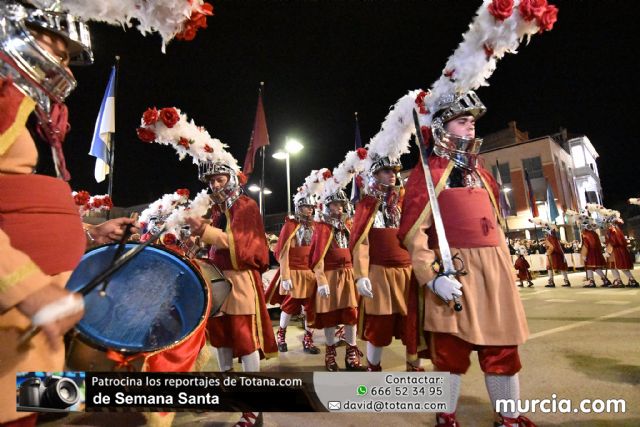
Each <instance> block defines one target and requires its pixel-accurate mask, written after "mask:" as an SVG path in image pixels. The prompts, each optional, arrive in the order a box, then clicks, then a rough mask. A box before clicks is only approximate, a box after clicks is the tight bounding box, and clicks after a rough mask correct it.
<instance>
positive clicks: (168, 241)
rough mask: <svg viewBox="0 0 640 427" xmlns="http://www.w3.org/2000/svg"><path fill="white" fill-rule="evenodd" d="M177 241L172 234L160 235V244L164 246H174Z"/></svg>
mask: <svg viewBox="0 0 640 427" xmlns="http://www.w3.org/2000/svg"><path fill="white" fill-rule="evenodd" d="M177 241H178V239H177V238H176V235H175V234H173V233H165V234H163V235H162V243H163V244H165V245H175V244H176V242H177Z"/></svg>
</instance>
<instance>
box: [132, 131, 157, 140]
mask: <svg viewBox="0 0 640 427" xmlns="http://www.w3.org/2000/svg"><path fill="white" fill-rule="evenodd" d="M136 133H137V134H138V138H140V140H141V141H142V142H153V141H155V140H156V134H155V133H154V132H153V131H152V130H150V129H147V128H138V129H136Z"/></svg>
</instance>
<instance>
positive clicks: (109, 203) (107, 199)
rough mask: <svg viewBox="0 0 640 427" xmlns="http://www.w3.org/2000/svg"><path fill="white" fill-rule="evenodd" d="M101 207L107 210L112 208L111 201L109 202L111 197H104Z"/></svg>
mask: <svg viewBox="0 0 640 427" xmlns="http://www.w3.org/2000/svg"><path fill="white" fill-rule="evenodd" d="M102 205H103V206H104V207H105V208H107V209H111V208H112V207H113V201H112V200H111V197H109V196H104V197H103V199H102Z"/></svg>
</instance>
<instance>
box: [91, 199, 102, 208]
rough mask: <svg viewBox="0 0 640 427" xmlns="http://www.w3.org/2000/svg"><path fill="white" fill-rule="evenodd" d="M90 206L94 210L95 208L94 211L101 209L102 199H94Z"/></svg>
mask: <svg viewBox="0 0 640 427" xmlns="http://www.w3.org/2000/svg"><path fill="white" fill-rule="evenodd" d="M91 205H92V206H93V207H94V208H96V209H99V208H101V207H102V205H103V203H102V199H97V198H94V199H93V202H91Z"/></svg>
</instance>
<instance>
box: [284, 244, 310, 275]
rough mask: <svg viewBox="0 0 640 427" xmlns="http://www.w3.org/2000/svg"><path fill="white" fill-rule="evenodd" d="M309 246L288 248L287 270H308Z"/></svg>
mask: <svg viewBox="0 0 640 427" xmlns="http://www.w3.org/2000/svg"><path fill="white" fill-rule="evenodd" d="M310 254H311V246H297V247H295V248H291V247H290V248H289V268H290V269H291V270H308V269H309V255H310Z"/></svg>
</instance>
